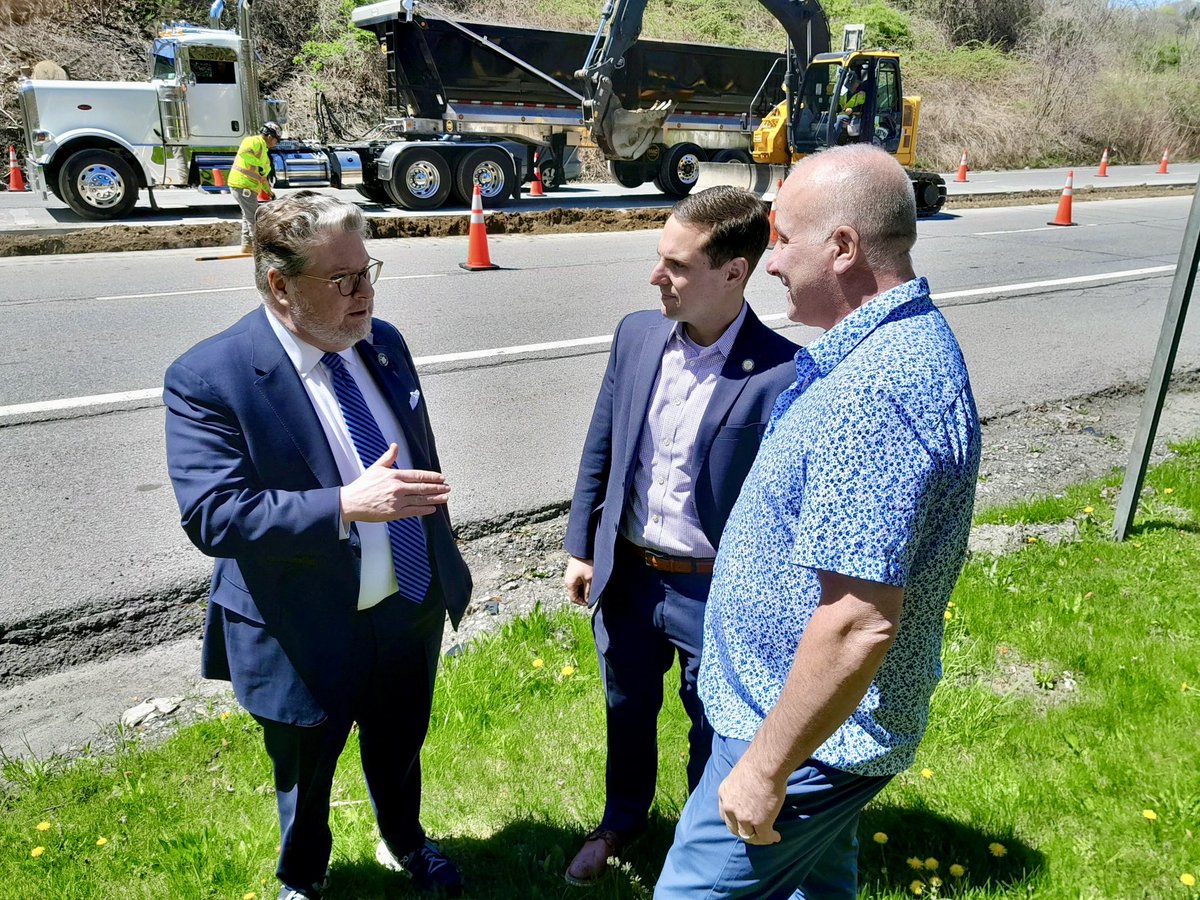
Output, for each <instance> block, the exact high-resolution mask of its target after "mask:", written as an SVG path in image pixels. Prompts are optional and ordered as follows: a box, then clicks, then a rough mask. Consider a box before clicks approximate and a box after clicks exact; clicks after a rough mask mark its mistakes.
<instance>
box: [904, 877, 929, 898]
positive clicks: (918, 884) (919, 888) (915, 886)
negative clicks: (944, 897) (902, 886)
mask: <svg viewBox="0 0 1200 900" xmlns="http://www.w3.org/2000/svg"><path fill="white" fill-rule="evenodd" d="M908 889H909V890H910V891H912V892H913V893H914V894H916V895H917V896H918V897H920V896H921V895H922V894H923V893H925V882H923V881H914V882H913V883H912V884H910V885H909V886H908Z"/></svg>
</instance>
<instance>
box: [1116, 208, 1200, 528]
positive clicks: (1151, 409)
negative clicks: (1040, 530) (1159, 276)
mask: <svg viewBox="0 0 1200 900" xmlns="http://www.w3.org/2000/svg"><path fill="white" fill-rule="evenodd" d="M1198 259H1200V190H1198V191H1197V192H1196V193H1195V194H1194V195H1193V196H1192V211H1191V214H1190V215H1189V216H1188V223H1187V227H1186V228H1185V229H1184V232H1183V246H1182V247H1181V248H1180V250H1179V264H1178V265H1177V266H1176V267H1175V280H1174V282H1172V284H1171V295H1170V297H1168V298H1167V312H1166V315H1165V316H1163V325H1162V332H1161V333H1160V334H1159V336H1158V349H1157V350H1156V351H1155V352H1154V365H1153V366H1152V368H1151V371H1150V381H1149V382H1148V383H1147V385H1146V398H1145V399H1144V400H1143V401H1142V415H1141V417H1140V418H1139V419H1138V427H1137V435H1136V436H1135V437H1134V441H1133V447H1132V449H1131V450H1130V452H1129V464H1128V465H1127V466H1126V467H1125V481H1124V483H1123V484H1122V485H1121V496H1120V498H1119V499H1118V500H1117V512H1116V516H1115V517H1114V518H1113V531H1112V535H1113V540H1116V541H1123V540H1125V538H1126V537H1128V535H1129V526H1130V525H1132V524H1133V517H1134V515H1136V514H1137V505H1138V497H1139V496H1140V495H1141V493H1142V483H1143V482H1144V481H1145V479H1146V467H1147V466H1148V465H1149V463H1150V450H1151V449H1152V448H1153V446H1154V436H1155V434H1156V433H1157V432H1158V420H1159V417H1160V416H1161V415H1162V408H1163V403H1164V402H1165V401H1166V399H1167V386H1168V385H1169V384H1170V382H1171V370H1172V369H1173V368H1174V367H1175V351H1176V350H1178V349H1179V337H1180V335H1181V334H1183V323H1184V321H1185V320H1186V319H1187V309H1188V303H1189V302H1190V301H1191V299H1192V290H1193V288H1195V286H1196V263H1197V260H1198Z"/></svg>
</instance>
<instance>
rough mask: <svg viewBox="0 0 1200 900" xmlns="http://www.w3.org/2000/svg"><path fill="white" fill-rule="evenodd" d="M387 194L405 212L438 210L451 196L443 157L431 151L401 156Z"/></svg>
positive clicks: (422, 148) (421, 150) (447, 168)
mask: <svg viewBox="0 0 1200 900" xmlns="http://www.w3.org/2000/svg"><path fill="white" fill-rule="evenodd" d="M387 192H388V196H390V197H391V198H392V202H393V203H394V204H396V205H397V206H399V207H402V208H404V209H411V210H415V211H417V212H424V211H425V210H428V209H437V208H438V207H439V206H441V205H442V204H443V203H445V202H446V198H447V197H449V196H450V166H448V165H447V164H446V160H445V158H444V157H443V156H442V154H440V153H438V152H437V151H436V150H434V149H432V148H429V147H417V148H415V149H413V150H409V151H408V152H406V153H401V154H400V155H399V157H398V158H397V159H396V162H395V163H394V164H393V166H392V180H391V181H389V182H388V183H387Z"/></svg>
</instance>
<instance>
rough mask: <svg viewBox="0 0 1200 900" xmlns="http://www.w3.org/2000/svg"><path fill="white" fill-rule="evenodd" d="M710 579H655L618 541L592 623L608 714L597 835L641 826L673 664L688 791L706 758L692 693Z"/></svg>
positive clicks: (705, 734) (706, 733)
mask: <svg viewBox="0 0 1200 900" xmlns="http://www.w3.org/2000/svg"><path fill="white" fill-rule="evenodd" d="M711 581H712V578H711V576H709V575H672V574H667V573H663V572H656V571H655V570H653V569H651V568H650V567H649V566H647V565H646V564H645V562H644V561H643V560H641V559H640V558H639V557H638V556H636V555H635V554H634V553H633V552H632V551H631V550H630V549H629V545H627V544H626V543H625V542H624V541H618V542H617V555H616V559H615V560H614V565H613V574H612V578H611V579H610V580H609V582H608V585H607V586H606V587H605V589H604V596H603V598H602V599H601V601H600V606H599V608H598V610H597V612H596V615H595V617H594V618H593V619H592V633H593V634H594V635H595V638H596V652H597V654H598V655H599V657H600V672H601V675H602V677H603V679H604V692H605V701H606V703H607V707H608V761H607V764H606V768H605V789H606V800H605V806H604V818H603V819H602V820H601V822H600V827H601V828H611V829H612V830H614V831H616V832H618V833H621V834H624V835H625V836H629V835H632V834H635V833H637V832H638V831H640V830H641V829H642V828H643V827H645V824H646V816H647V814H648V813H649V811H650V804H651V803H652V802H653V801H654V788H655V784H656V782H657V780H658V713H659V711H660V710H661V709H662V704H663V675H664V674H665V673H666V672H667V670H668V669H670V668H671V664H672V663H673V662H674V660H675V657H676V655H678V657H679V668H680V672H681V674H680V682H679V698H680V700H682V701H683V708H684V710H686V711H687V714H688V717H689V718H690V719H691V723H692V724H691V729H690V730H689V732H688V749H689V756H688V766H687V778H688V790H689V792H690V791H692V790H694V789H695V787H696V785H697V784H698V783H699V781H700V776H701V775H702V774H703V772H704V765H705V763H707V762H708V757H709V754H710V753H711V752H712V736H713V735H712V727H711V726H710V725H709V724H708V719H706V718H705V716H704V709H703V707H702V706H701V703H700V696H699V694H698V693H697V692H696V674H697V671H698V670H699V668H700V640H701V635H702V634H703V630H704V604H705V602H706V601H707V599H708V589H709V585H710V583H711Z"/></svg>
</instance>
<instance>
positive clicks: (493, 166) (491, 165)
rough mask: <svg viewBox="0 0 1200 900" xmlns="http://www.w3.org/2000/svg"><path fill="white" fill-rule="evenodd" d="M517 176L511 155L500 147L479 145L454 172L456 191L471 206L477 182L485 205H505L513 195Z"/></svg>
mask: <svg viewBox="0 0 1200 900" xmlns="http://www.w3.org/2000/svg"><path fill="white" fill-rule="evenodd" d="M516 180H517V169H516V167H515V166H514V165H513V161H512V157H511V156H509V155H508V152H507V151H505V150H501V149H500V148H499V147H480V148H479V149H477V150H472V151H471V152H470V153H467V154H465V155H464V156H463V158H462V160H461V161H460V162H459V164H458V171H457V172H455V173H454V192H455V194H456V195H457V197H458V199H459V200H461V201H462V202H463V203H465V204H467V205H468V206H470V204H471V195H472V194H473V193H474V192H475V185H479V193H480V195H481V196H482V198H483V205H484V206H486V207H488V208H489V209H497V208H499V207H501V206H505V205H506V204H507V203H508V201H509V199H510V198H511V197H512V189H513V184H514V183H515V182H516Z"/></svg>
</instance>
